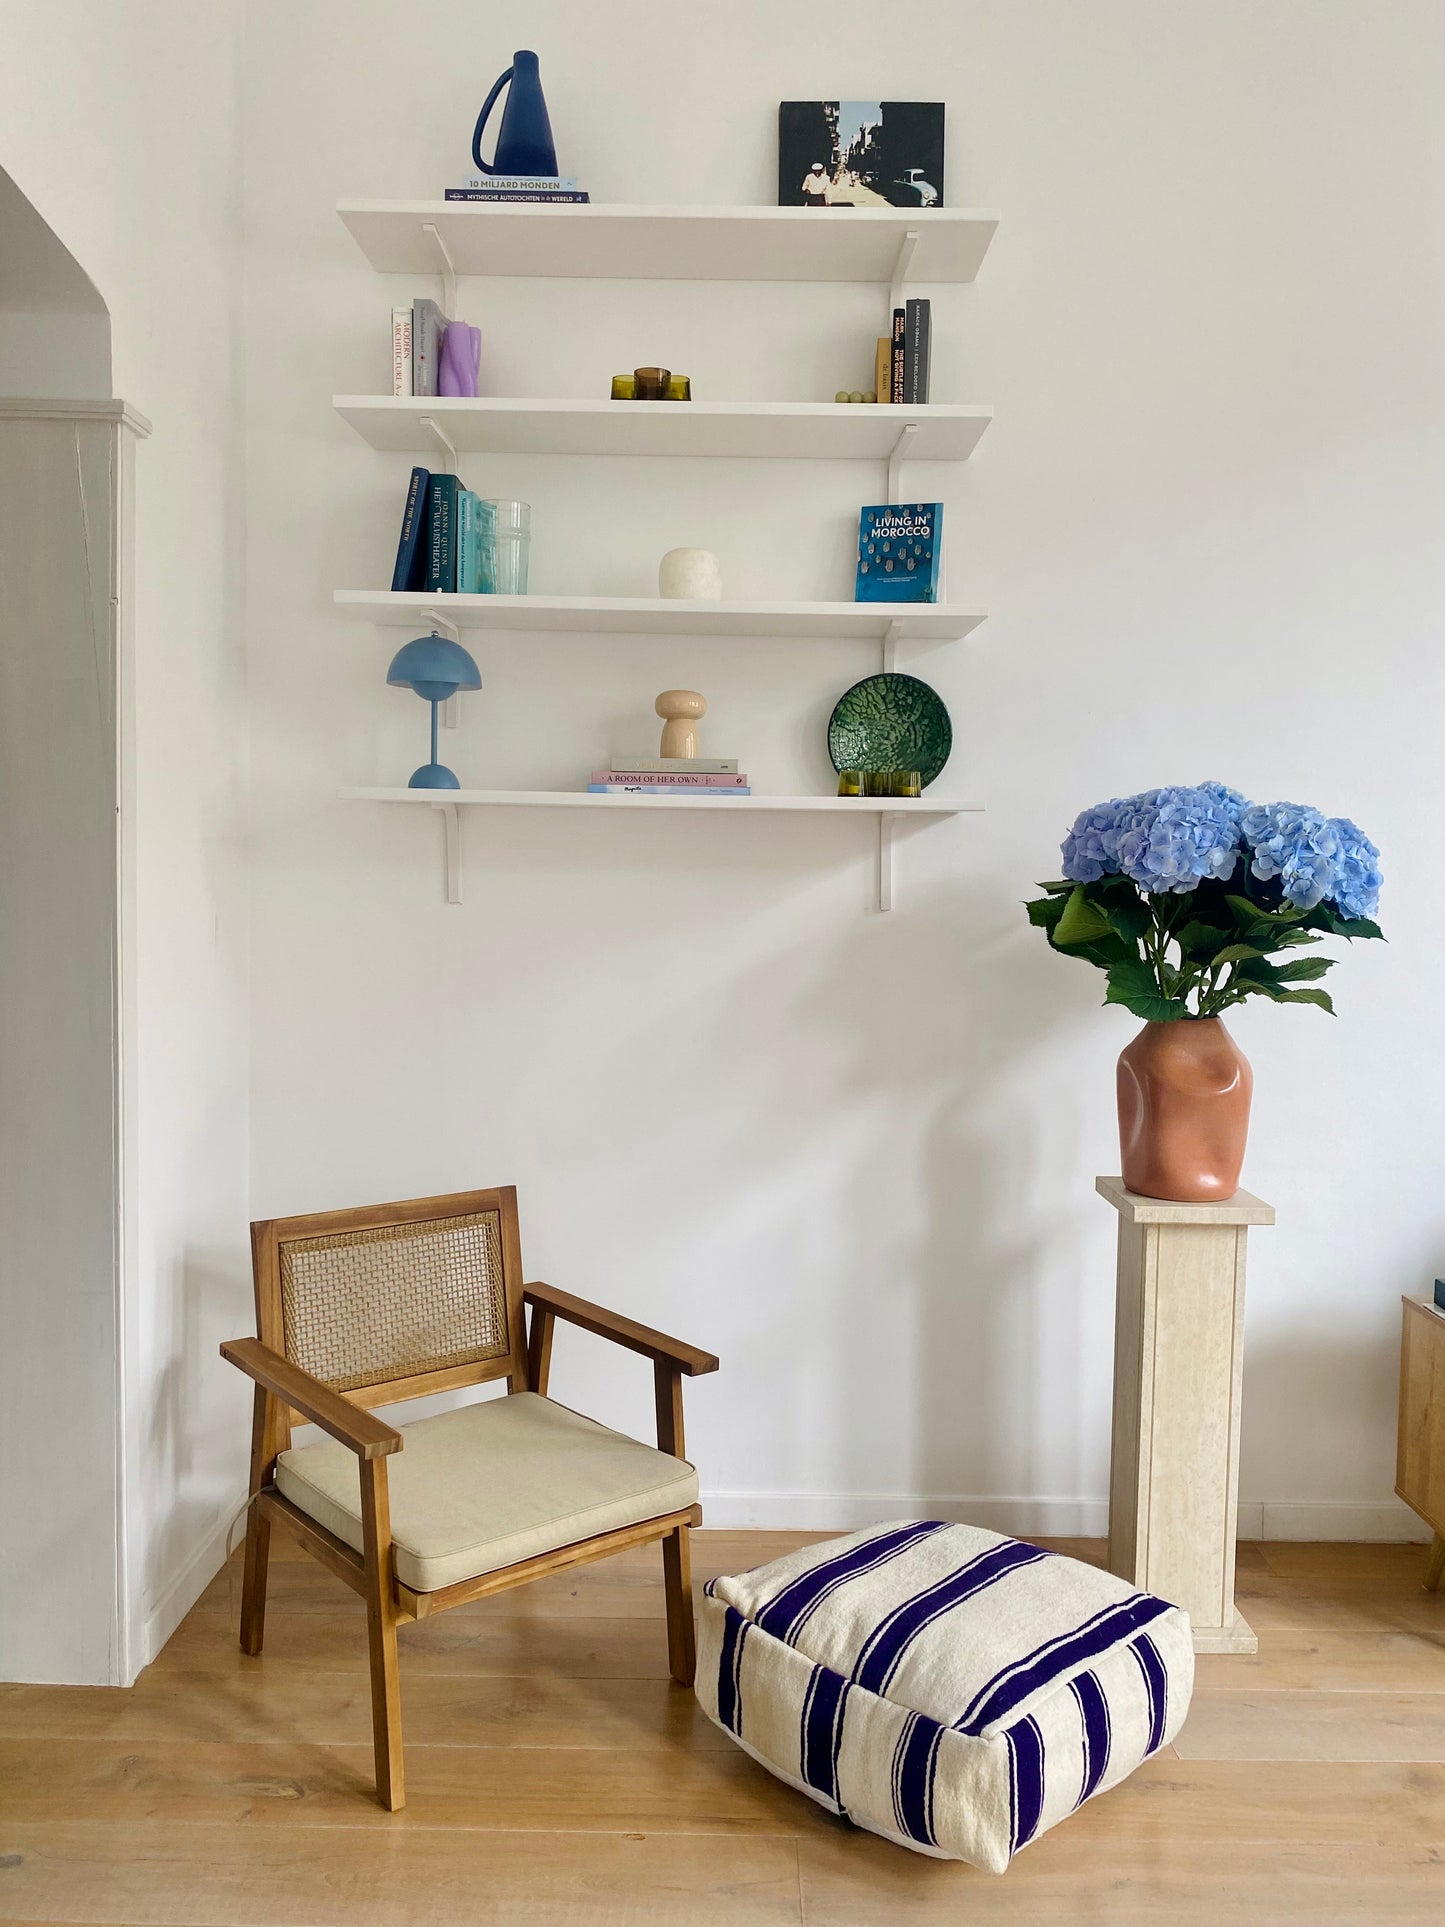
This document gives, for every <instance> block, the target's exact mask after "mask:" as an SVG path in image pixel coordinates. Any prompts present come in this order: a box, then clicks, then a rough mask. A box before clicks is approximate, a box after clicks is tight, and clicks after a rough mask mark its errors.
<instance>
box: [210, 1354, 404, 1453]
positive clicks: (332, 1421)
mask: <svg viewBox="0 0 1445 1927" xmlns="http://www.w3.org/2000/svg"><path fill="white" fill-rule="evenodd" d="M221 1356H222V1358H225V1359H228V1360H229V1361H230V1363H231V1364H233V1365H234V1366H236V1368H237V1369H238V1370H239V1371H243V1372H244V1373H245V1374H246V1376H247V1377H248V1378H254V1379H255V1381H256V1383H257V1384H258V1385H260V1386H262V1387H263V1388H264V1389H265V1390H266V1391H268V1392H272V1393H274V1394H275V1396H276V1397H277V1398H279V1399H283V1400H284V1401H285V1403H286V1404H287V1405H289V1406H291V1407H292V1408H293V1409H294V1410H295V1411H298V1412H300V1413H301V1414H302V1415H303V1417H305V1418H309V1419H310V1420H311V1423H312V1424H313V1425H319V1426H320V1427H321V1429H322V1431H323V1432H329V1433H330V1434H331V1436H332V1438H334V1439H340V1441H341V1443H342V1444H343V1445H344V1446H347V1447H348V1448H349V1449H350V1450H351V1451H353V1452H354V1453H355V1454H356V1456H357V1457H358V1458H359V1459H380V1458H385V1456H386V1455H387V1454H388V1453H389V1452H399V1451H400V1450H401V1448H402V1446H403V1444H404V1443H405V1440H404V1439H403V1438H402V1436H401V1433H400V1432H398V1431H397V1430H396V1428H395V1426H392V1425H388V1424H387V1423H386V1421H385V1420H384V1419H379V1418H375V1417H373V1415H372V1414H371V1413H370V1412H368V1411H367V1410H366V1408H365V1407H364V1406H361V1405H353V1404H352V1403H351V1401H350V1399H347V1398H343V1397H342V1396H341V1394H340V1392H333V1391H332V1389H331V1387H330V1386H329V1385H323V1384H322V1382H321V1380H320V1379H319V1378H313V1377H312V1376H311V1374H310V1372H304V1371H302V1369H301V1367H300V1366H299V1365H293V1364H292V1363H291V1361H290V1359H289V1358H283V1357H282V1356H281V1354H280V1353H279V1352H273V1351H272V1349H271V1347H270V1346H269V1345H263V1344H262V1343H261V1341H260V1339H259V1338H228V1339H227V1340H226V1342H225V1344H224V1345H222V1347H221Z"/></svg>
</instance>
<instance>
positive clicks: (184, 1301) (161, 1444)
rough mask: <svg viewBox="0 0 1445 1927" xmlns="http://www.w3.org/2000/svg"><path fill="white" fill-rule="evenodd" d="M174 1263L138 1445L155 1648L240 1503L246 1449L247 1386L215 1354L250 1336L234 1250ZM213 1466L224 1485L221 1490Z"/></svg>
mask: <svg viewBox="0 0 1445 1927" xmlns="http://www.w3.org/2000/svg"><path fill="white" fill-rule="evenodd" d="M177 1264H178V1268H179V1270H180V1274H181V1275H180V1277H179V1278H178V1279H170V1280H166V1281H165V1289H164V1290H163V1291H162V1292H160V1293H159V1294H158V1296H157V1302H158V1303H161V1304H165V1305H169V1306H170V1307H171V1308H172V1313H173V1315H172V1321H171V1328H170V1329H169V1330H167V1331H164V1332H159V1331H156V1332H152V1334H151V1344H152V1345H153V1347H154V1348H155V1350H156V1352H157V1354H158V1355H159V1356H160V1357H162V1358H164V1360H165V1364H164V1366H163V1368H162V1369H161V1370H160V1372H159V1373H158V1375H156V1376H155V1377H154V1379H153V1381H152V1387H151V1393H150V1398H149V1402H148V1404H147V1407H146V1411H145V1415H144V1436H143V1439H142V1441H141V1452H142V1459H143V1464H144V1466H145V1478H144V1486H145V1493H146V1507H147V1511H148V1512H149V1515H150V1521H151V1529H150V1532H149V1533H148V1535H147V1539H146V1544H147V1560H148V1565H147V1570H146V1572H145V1574H144V1580H143V1586H144V1593H143V1597H144V1608H143V1610H144V1614H145V1617H146V1618H147V1620H148V1621H149V1622H151V1625H150V1630H151V1634H152V1637H153V1638H154V1637H155V1636H156V1635H157V1634H158V1636H159V1638H160V1639H161V1640H164V1639H165V1638H167V1637H168V1636H169V1634H170V1631H171V1629H172V1624H173V1622H174V1618H175V1617H176V1616H177V1614H176V1610H175V1602H176V1601H177V1600H180V1601H182V1602H183V1604H182V1606H181V1610H184V1607H185V1606H189V1604H190V1601H191V1597H192V1595H193V1594H194V1592H195V1591H197V1590H198V1589H199V1588H198V1586H197V1585H196V1584H194V1583H192V1579H191V1572H192V1568H193V1567H198V1566H204V1567H205V1571H204V1573H203V1575H202V1578H203V1579H207V1578H209V1577H210V1576H211V1571H212V1570H213V1569H214V1566H215V1564H216V1560H215V1556H214V1554H215V1545H216V1541H217V1538H218V1536H219V1535H220V1534H222V1533H224V1531H225V1530H226V1528H227V1527H228V1526H229V1525H230V1524H231V1521H232V1518H233V1516H234V1514H235V1511H236V1508H237V1506H238V1505H239V1504H240V1503H241V1502H242V1500H243V1499H244V1497H245V1492H246V1476H247V1462H248V1461H247V1454H248V1448H249V1440H250V1424H249V1400H248V1398H247V1395H246V1386H245V1382H244V1381H243V1380H242V1378H241V1376H240V1374H239V1373H237V1372H234V1371H233V1370H232V1369H231V1368H230V1367H229V1366H227V1365H226V1364H225V1363H224V1362H223V1361H222V1360H221V1359H220V1357H219V1355H218V1354H219V1348H220V1345H221V1341H222V1340H223V1339H226V1338H235V1337H237V1336H242V1335H245V1334H246V1333H248V1332H250V1331H251V1330H252V1328H253V1320H252V1314H251V1311H250V1308H249V1302H248V1301H249V1292H245V1291H244V1289H243V1282H242V1278H241V1275H240V1266H241V1261H240V1259H239V1244H238V1246H233V1247H218V1248H214V1249H205V1248H197V1247H189V1248H188V1249H187V1250H186V1251H185V1253H184V1255H183V1256H182V1257H181V1258H179V1259H178V1261H177ZM217 1466H226V1467H227V1468H228V1471H229V1472H230V1474H231V1476H230V1477H227V1478H224V1479H221V1480H219V1481H218V1479H217V1476H216V1467H217Z"/></svg>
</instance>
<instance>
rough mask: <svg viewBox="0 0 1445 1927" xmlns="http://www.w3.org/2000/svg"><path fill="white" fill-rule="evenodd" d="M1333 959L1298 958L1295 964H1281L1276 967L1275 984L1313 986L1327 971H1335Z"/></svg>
mask: <svg viewBox="0 0 1445 1927" xmlns="http://www.w3.org/2000/svg"><path fill="white" fill-rule="evenodd" d="M1334 967H1335V959H1334V958H1333V957H1296V958H1295V959H1294V961H1293V963H1286V964H1279V965H1278V966H1277V967H1276V972H1275V982H1276V983H1281V984H1312V983H1314V982H1316V981H1317V979H1319V978H1320V977H1323V976H1324V974H1325V972H1326V971H1327V970H1333V969H1334Z"/></svg>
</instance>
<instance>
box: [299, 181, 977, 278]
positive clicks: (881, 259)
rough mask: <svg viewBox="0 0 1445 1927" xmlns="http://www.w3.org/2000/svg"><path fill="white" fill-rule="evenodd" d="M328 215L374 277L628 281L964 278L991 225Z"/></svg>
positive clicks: (499, 211) (370, 209)
mask: <svg viewBox="0 0 1445 1927" xmlns="http://www.w3.org/2000/svg"><path fill="white" fill-rule="evenodd" d="M336 211H337V213H338V214H339V215H340V216H341V219H342V220H343V221H344V222H345V224H346V226H347V227H348V228H349V229H350V231H351V233H352V234H353V235H354V236H355V238H356V241H357V243H358V245H359V246H360V248H361V251H362V253H363V254H364V255H365V256H366V258H367V260H368V261H369V262H370V263H371V265H372V267H374V268H376V269H377V270H379V271H380V272H381V273H382V274H446V273H448V272H450V273H451V274H453V275H518V276H522V275H537V276H541V277H544V278H550V277H553V276H575V277H578V278H585V279H598V278H603V279H610V280H637V281H642V280H649V281H876V282H888V283H893V282H902V281H903V280H904V279H905V278H906V279H907V280H908V281H910V282H921V283H944V282H959V281H972V280H973V278H974V276H975V275H976V274H977V273H978V270H979V265H980V263H981V262H982V260H983V257H984V255H985V254H986V253H987V251H988V245H989V242H990V241H991V240H992V239H993V235H994V230H995V228H996V227H997V226H998V216H997V214H995V213H993V212H991V211H990V210H988V209H984V208H953V207H949V208H931V209H924V208H893V207H890V208H847V209H845V208H835V209H831V210H829V211H828V212H827V213H822V212H819V211H817V210H815V209H811V208H803V207H605V206H597V207H593V206H590V205H585V206H584V205H578V204H575V203H563V204H561V205H559V206H547V205H545V204H542V203H535V202H516V203H511V202H507V203H483V202H476V201H470V202H469V201H342V202H340V203H339V204H338V206H337V210H336ZM910 235H913V236H914V237H915V239H914V240H913V242H912V243H911V244H910V241H909V236H910ZM900 269H901V270H902V271H901V272H900Z"/></svg>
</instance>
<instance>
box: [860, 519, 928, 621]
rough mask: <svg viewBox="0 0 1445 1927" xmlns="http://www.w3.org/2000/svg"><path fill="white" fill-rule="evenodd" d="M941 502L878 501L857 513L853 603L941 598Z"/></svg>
mask: <svg viewBox="0 0 1445 1927" xmlns="http://www.w3.org/2000/svg"><path fill="white" fill-rule="evenodd" d="M942 546H943V504H942V502H880V503H878V504H876V505H875V506H874V507H872V508H865V509H860V510H859V513H858V579H857V586H856V588H855V589H854V592H853V599H854V601H855V602H937V600H938V564H939V559H940V553H941V550H942Z"/></svg>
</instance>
